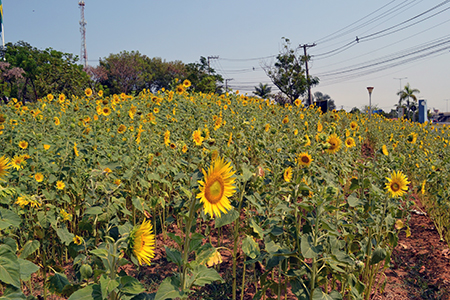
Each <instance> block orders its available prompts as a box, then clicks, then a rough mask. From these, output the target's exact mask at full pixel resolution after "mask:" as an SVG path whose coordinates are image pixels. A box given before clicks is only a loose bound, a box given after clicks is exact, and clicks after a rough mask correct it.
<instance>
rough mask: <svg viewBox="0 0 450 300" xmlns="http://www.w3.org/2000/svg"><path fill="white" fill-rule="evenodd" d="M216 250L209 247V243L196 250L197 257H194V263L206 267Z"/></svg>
mask: <svg viewBox="0 0 450 300" xmlns="http://www.w3.org/2000/svg"><path fill="white" fill-rule="evenodd" d="M216 251H217V250H216V248H214V247H213V246H211V244H210V243H207V244H205V245H203V246H201V247H200V249H199V250H198V253H197V256H196V257H195V263H196V264H198V265H206V263H207V262H208V261H209V259H210V258H211V256H213V255H214V254H215V253H216Z"/></svg>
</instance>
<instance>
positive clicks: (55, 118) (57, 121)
mask: <svg viewBox="0 0 450 300" xmlns="http://www.w3.org/2000/svg"><path fill="white" fill-rule="evenodd" d="M53 121H55V125H59V124H61V121H60V120H59V118H58V117H54V118H53Z"/></svg>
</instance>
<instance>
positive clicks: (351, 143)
mask: <svg viewBox="0 0 450 300" xmlns="http://www.w3.org/2000/svg"><path fill="white" fill-rule="evenodd" d="M345 146H347V148H351V147H355V146H356V143H355V140H354V139H353V138H351V137H348V138H347V139H346V140H345Z"/></svg>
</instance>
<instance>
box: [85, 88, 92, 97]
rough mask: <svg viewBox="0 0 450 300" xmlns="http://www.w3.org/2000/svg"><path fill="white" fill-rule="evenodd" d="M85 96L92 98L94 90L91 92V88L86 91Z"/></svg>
mask: <svg viewBox="0 0 450 300" xmlns="http://www.w3.org/2000/svg"><path fill="white" fill-rule="evenodd" d="M84 94H85V95H86V97H90V96H92V90H91V88H87V89H85V90H84Z"/></svg>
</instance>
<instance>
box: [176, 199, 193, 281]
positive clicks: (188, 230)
mask: <svg viewBox="0 0 450 300" xmlns="http://www.w3.org/2000/svg"><path fill="white" fill-rule="evenodd" d="M195 203H196V198H195V196H193V197H192V200H191V204H190V206H189V217H188V219H187V221H186V233H185V238H184V247H183V268H182V270H181V272H180V276H181V287H182V288H183V290H185V289H186V288H187V287H186V276H187V265H188V259H189V244H190V241H191V227H192V221H193V220H194V216H195Z"/></svg>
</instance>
